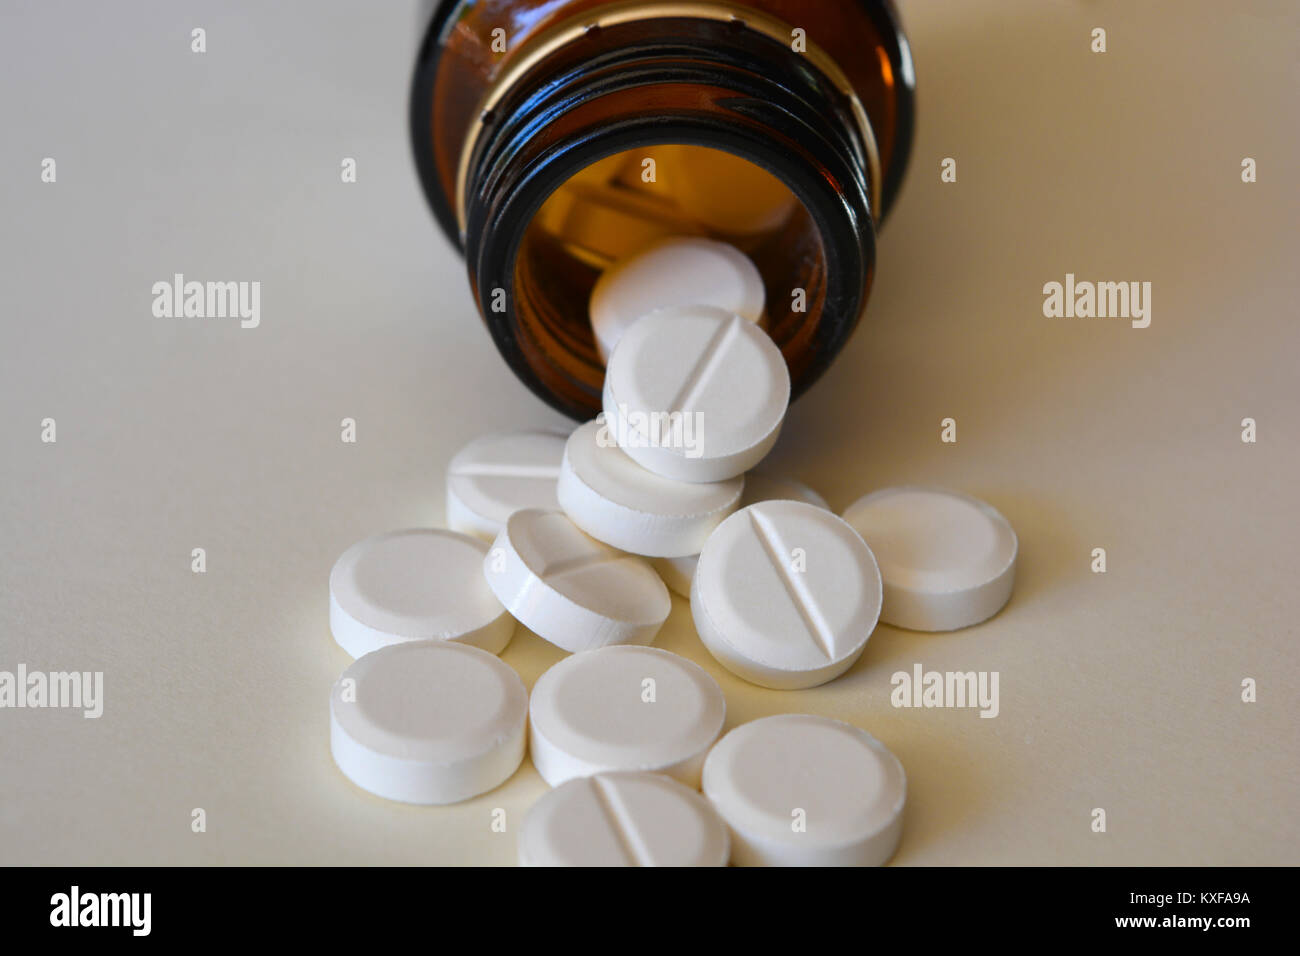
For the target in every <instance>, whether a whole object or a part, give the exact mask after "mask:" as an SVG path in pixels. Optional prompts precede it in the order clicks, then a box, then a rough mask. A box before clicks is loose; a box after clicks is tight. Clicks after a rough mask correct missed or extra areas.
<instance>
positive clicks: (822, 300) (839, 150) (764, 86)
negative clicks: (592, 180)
mask: <svg viewBox="0 0 1300 956" xmlns="http://www.w3.org/2000/svg"><path fill="white" fill-rule="evenodd" d="M689 8H690V7H689V6H688V5H683V4H674V5H673V7H672V9H676V10H682V9H689ZM756 27H757V25H756V24H753V23H750V24H746V23H744V22H741V21H738V20H736V19H721V18H712V17H709V16H699V15H680V14H679V15H673V16H653V17H646V16H644V8H642V14H641V15H640V16H639V17H636V18H629V19H622V20H620V19H617V18H614V19H611V20H609V21H602V22H601V23H600V25H599V26H595V25H588V26H587V28H586V29H583V30H581V31H580V32H579V33H578V34H577V35H576V36H575V37H573V38H571V39H569V40H567V41H566V42H558V43H554V44H553V45H552V46H551V47H550V48H543V52H541V53H540V54H539V55H538V56H536V57H532V58H529V60H528V65H527V67H526V68H525V69H522V70H520V71H517V72H515V73H514V74H513V75H512V76H511V77H509V79H508V82H505V83H503V84H501V85H500V86H499V87H498V88H497V89H496V90H495V91H494V94H493V95H492V96H491V97H489V100H488V109H487V110H485V112H484V115H483V116H482V117H481V118H480V121H479V128H478V129H477V130H476V131H475V135H474V136H473V137H472V138H471V139H472V142H471V144H470V146H469V147H467V150H466V155H465V157H464V159H463V162H462V172H461V177H460V179H461V186H460V191H461V196H460V197H459V203H460V206H461V209H462V215H461V225H462V229H463V238H464V247H465V253H466V259H467V262H468V265H469V270H470V276H471V280H472V282H473V285H474V290H475V294H476V296H477V298H478V300H479V306H480V310H481V311H482V313H483V315H484V316H485V318H486V320H487V322H488V325H489V328H490V329H491V331H492V333H493V336H494V338H495V339H496V341H497V343H498V346H499V348H500V349H501V351H502V354H503V355H504V356H505V358H506V360H507V361H508V362H509V363H510V364H511V366H512V367H513V368H514V370H515V371H516V373H517V374H519V376H520V377H521V379H522V380H523V381H524V382H525V383H526V384H527V385H528V386H529V387H530V388H531V389H532V390H533V391H534V392H536V393H537V394H538V395H539V396H541V397H542V398H543V399H544V400H546V401H548V402H549V403H550V404H552V405H555V406H556V407H557V408H560V409H562V410H563V411H565V412H567V413H568V414H570V415H572V416H574V417H578V418H583V417H590V416H591V415H592V414H594V411H595V410H596V409H598V408H599V406H600V387H601V381H602V379H603V367H602V365H601V363H600V361H599V359H598V357H597V356H596V355H595V353H594V350H592V349H591V348H590V344H589V337H588V340H584V339H583V337H582V336H581V335H580V334H579V333H578V332H577V331H576V328H577V326H576V325H575V323H574V319H575V317H574V316H572V315H570V314H567V313H569V312H571V311H573V308H574V307H581V306H585V303H579V302H577V301H576V297H575V300H574V301H568V302H567V303H566V301H565V299H564V297H563V296H559V297H549V296H547V295H545V294H540V293H539V290H540V289H543V288H546V287H548V284H550V285H553V284H554V283H557V282H560V283H562V282H563V281H564V279H565V276H563V275H554V276H550V275H538V274H536V273H537V272H538V270H537V269H535V268H533V269H530V267H529V263H528V262H525V261H521V249H522V247H523V246H524V243H525V237H526V234H527V233H528V230H529V227H530V224H531V223H532V221H533V219H534V216H535V215H536V213H537V211H538V210H539V208H540V207H541V206H542V204H543V202H544V201H545V200H546V199H547V198H548V197H549V196H550V195H551V194H552V193H553V192H554V191H555V190H556V189H558V188H559V187H560V186H561V185H563V184H564V183H565V182H567V181H568V180H569V179H570V178H571V177H573V176H575V175H577V174H579V173H580V172H582V171H583V170H584V169H586V168H588V167H589V166H591V164H592V163H594V162H596V161H597V160H599V159H602V158H604V157H607V156H611V155H614V154H616V153H620V152H624V151H628V150H633V149H638V148H643V147H653V146H659V145H667V144H677V145H688V146H689V145H694V146H703V147H708V148H712V149H716V150H722V151H725V152H727V153H731V154H733V155H735V156H738V157H741V158H742V159H745V160H748V161H749V162H751V163H753V164H754V165H756V166H758V167H760V168H761V169H764V170H766V171H767V172H769V173H771V174H773V175H774V176H775V177H777V179H779V180H781V181H782V182H783V183H784V184H785V185H786V186H788V188H789V189H790V191H791V192H792V193H793V194H794V197H795V198H796V199H797V200H798V203H799V205H800V206H801V210H800V212H799V215H798V216H796V217H792V223H791V224H790V225H789V226H788V231H789V235H786V236H783V237H780V236H777V237H772V238H773V240H774V241H773V242H772V243H769V245H773V246H776V247H777V248H778V249H783V250H784V252H785V255H786V258H788V259H789V262H790V266H791V270H790V272H789V274H788V275H774V274H772V271H777V272H779V271H780V269H781V268H784V267H782V266H779V265H777V266H774V270H769V272H768V274H766V275H765V280H766V284H767V286H768V297H769V309H768V315H769V325H768V330H769V332H770V333H771V334H772V337H773V340H774V341H775V342H776V344H777V345H778V347H780V348H781V349H782V352H783V353H784V354H785V356H786V360H787V362H788V363H789V365H790V371H791V380H792V386H793V392H794V394H795V395H797V394H798V393H800V392H801V391H802V390H803V389H805V388H806V387H807V386H808V385H810V384H811V383H812V382H813V381H814V380H815V379H816V378H817V377H818V376H819V375H820V374H821V372H823V371H824V370H825V369H826V367H827V366H828V365H829V364H830V361H831V359H832V358H833V357H834V356H835V354H836V353H837V352H838V351H839V350H840V348H841V346H842V345H843V344H844V342H845V341H846V340H847V338H848V336H849V334H850V333H851V332H852V330H853V328H854V326H855V325H856V323H857V321H858V318H859V316H860V314H861V313H862V310H863V307H864V306H865V302H866V296H867V292H868V290H869V286H870V281H871V276H872V271H873V268H874V256H875V228H874V221H873V210H874V209H875V208H876V207H875V205H874V204H873V201H872V200H873V196H878V195H879V190H880V188H881V183H880V174H879V165H878V162H876V161H875V157H874V142H873V141H872V139H871V129H870V125H869V123H867V121H866V118H865V113H864V112H863V111H862V109H861V106H860V105H859V104H858V103H857V100H856V98H855V97H854V96H853V94H852V91H851V89H845V88H844V86H842V85H841V84H839V83H837V82H836V78H835V76H834V72H835V71H834V69H833V64H831V65H830V66H829V67H827V68H826V69H820V68H818V67H817V66H816V65H815V57H809V56H808V55H806V54H801V53H796V52H794V51H793V50H792V49H791V47H790V45H789V42H788V39H787V40H784V41H782V40H779V39H777V36H780V35H781V33H780V31H779V30H770V29H769V30H766V31H765V30H764V29H759V28H756ZM773 34H775V35H773ZM784 36H785V37H787V38H788V37H789V31H788V29H787V30H785V32H784ZM793 266H800V268H798V269H794V268H793ZM761 269H762V263H761V262H760V270H761ZM546 271H548V272H556V273H559V272H563V271H564V270H563V269H553V268H551V269H548V270H546ZM575 283H576V285H579V286H580V285H581V284H582V283H581V279H580V278H578V279H575ZM548 299H550V301H548ZM576 319H577V320H578V324H580V323H581V322H582V321H585V309H583V310H582V311H581V312H580V314H579V315H577V316H576Z"/></svg>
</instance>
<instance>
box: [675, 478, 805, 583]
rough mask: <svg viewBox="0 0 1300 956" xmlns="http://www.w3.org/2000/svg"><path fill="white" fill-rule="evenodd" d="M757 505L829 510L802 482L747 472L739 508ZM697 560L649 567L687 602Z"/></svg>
mask: <svg viewBox="0 0 1300 956" xmlns="http://www.w3.org/2000/svg"><path fill="white" fill-rule="evenodd" d="M760 501H806V502H808V504H810V505H816V506H817V507H818V508H825V509H826V510H827V511H829V510H830V505H828V504H827V503H826V499H825V498H823V497H822V496H821V495H819V494H817V492H815V491H813V490H812V489H811V488H809V487H808V486H807V485H805V484H804V483H803V482H802V481H795V480H794V479H793V478H785V477H781V476H778V475H769V474H765V473H764V472H761V471H751V472H747V473H746V475H745V491H744V493H743V494H742V495H741V496H740V505H739V508H747V507H749V506H750V505H753V504H758V502H760ZM737 510H739V509H737ZM699 560H700V556H699V555H698V554H688V555H686V556H684V557H681V558H655V559H654V560H653V561H651V562H650V564H651V565H652V566H653V567H654V569H655V570H656V571H658V572H659V576H660V577H661V578H663V579H664V584H666V585H668V587H669V588H671V589H672V590H674V591H676V592H677V593H678V594H680V595H681V596H682V597H684V598H689V597H690V596H691V580H692V579H693V578H694V577H695V566H696V565H697V564H698V563H699Z"/></svg>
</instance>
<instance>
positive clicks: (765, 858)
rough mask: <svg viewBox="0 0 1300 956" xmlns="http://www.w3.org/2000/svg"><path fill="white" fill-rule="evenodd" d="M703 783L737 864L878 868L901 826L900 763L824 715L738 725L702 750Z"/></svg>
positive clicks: (903, 784)
mask: <svg viewBox="0 0 1300 956" xmlns="http://www.w3.org/2000/svg"><path fill="white" fill-rule="evenodd" d="M796 771H797V772H796ZM703 786H704V795H705V796H706V797H708V799H709V802H710V803H712V804H713V806H714V808H715V809H716V810H717V811H718V813H719V814H720V815H721V816H722V818H723V819H724V820H726V821H727V827H728V829H729V830H730V831H731V861H732V862H733V863H734V864H736V865H737V866H879V865H881V864H882V863H885V862H886V861H887V860H888V859H889V858H890V857H891V856H893V854H894V850H895V849H896V848H897V846H898V841H899V838H900V837H901V836H902V832H903V805H904V803H905V802H906V799H907V777H906V775H905V774H904V773H903V765H902V764H901V763H899V762H898V758H897V757H895V756H894V755H893V754H892V753H890V752H889V750H888V748H886V747H885V745H884V744H882V743H881V742H880V741H878V740H876V738H874V737H872V736H871V735H870V734H869V733H867V732H866V731H865V730H862V729H860V728H858V727H854V726H852V725H851V724H846V723H842V722H840V721H838V720H831V719H830V718H828V717H813V716H809V715H806V714H782V715H779V716H776V717H764V718H762V719H761V720H754V721H751V722H749V723H747V724H741V725H740V726H739V727H737V728H736V729H734V730H732V731H731V732H730V733H728V734H727V735H726V736H725V737H723V738H722V739H721V740H720V741H718V744H717V746H715V747H714V748H713V750H711V751H710V752H709V757H708V760H706V761H705V762H704V783H703Z"/></svg>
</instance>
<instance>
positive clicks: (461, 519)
mask: <svg viewBox="0 0 1300 956" xmlns="http://www.w3.org/2000/svg"><path fill="white" fill-rule="evenodd" d="M566 438H568V435H565V434H562V433H560V432H549V431H521V432H507V433H502V434H497V435H485V436H483V437H482V438H476V439H475V440H474V441H472V442H470V443H469V444H468V445H466V446H465V447H464V448H462V449H461V450H460V451H458V452H457V453H456V455H455V457H454V458H452V460H451V462H450V463H449V464H448V465H447V527H449V528H451V529H452V530H453V531H462V532H464V533H465V534H472V535H474V536H476V537H479V538H483V539H485V540H487V541H491V540H492V539H493V538H495V537H496V536H497V532H499V531H500V530H501V526H502V525H503V524H505V522H506V519H507V518H509V517H510V516H511V515H512V514H514V513H515V512H516V511H518V510H520V509H521V508H541V509H542V510H544V511H555V510H558V509H559V507H560V503H559V501H558V500H556V497H555V481H556V479H557V478H558V477H559V475H560V459H561V458H563V457H564V441H565V439H566Z"/></svg>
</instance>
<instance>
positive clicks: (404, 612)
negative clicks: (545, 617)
mask: <svg viewBox="0 0 1300 956" xmlns="http://www.w3.org/2000/svg"><path fill="white" fill-rule="evenodd" d="M487 550H488V549H487V545H486V544H484V543H483V542H482V541H479V540H477V539H475V538H470V537H467V536H466V535H463V534H457V533H456V532H454V531H441V530H435V529H425V528H418V529H412V530H409V531H392V532H389V533H388V534H380V535H376V536H375V537H373V538H366V539H365V540H364V541H359V542H357V543H356V544H354V545H353V546H352V547H350V548H348V549H347V550H346V551H344V552H343V555H342V556H341V557H340V558H339V559H338V561H337V562H335V564H334V569H333V570H332V571H331V572H330V631H331V632H332V633H333V634H334V640H335V641H337V642H338V645H339V646H340V647H342V648H343V649H344V650H345V651H347V652H348V653H349V654H351V655H352V656H353V657H360V656H361V655H362V654H368V653H370V652H371V651H374V650H378V649H379V648H381V647H387V646H388V645H389V644H397V643H399V642H402V641H420V640H431V639H435V638H436V639H438V640H444V641H459V642H461V643H462V644H472V645H473V646H474V647H478V648H482V649H483V650H485V651H488V652H489V653H491V654H500V653H501V652H502V651H503V650H505V647H506V645H507V644H509V643H510V638H511V636H512V635H513V634H514V632H515V622H514V619H513V618H512V617H511V616H510V615H509V614H507V613H506V609H505V608H504V607H502V605H501V602H500V601H498V600H497V599H496V597H495V596H494V595H493V594H492V591H491V589H490V588H489V587H488V585H487V582H486V581H484V580H483V558H484V556H485V555H486V554H487Z"/></svg>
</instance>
